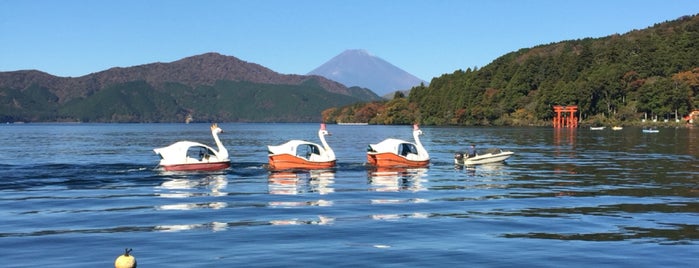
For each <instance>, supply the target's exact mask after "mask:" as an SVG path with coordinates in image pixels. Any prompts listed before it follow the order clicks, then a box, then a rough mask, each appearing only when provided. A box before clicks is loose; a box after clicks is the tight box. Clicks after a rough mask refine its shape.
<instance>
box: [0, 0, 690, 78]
mask: <svg viewBox="0 0 699 268" xmlns="http://www.w3.org/2000/svg"><path fill="white" fill-rule="evenodd" d="M697 13H699V1H696V0H480V1H475V0H473V1H470V0H346V1H345V0H260V1H255V0H246V1H242V0H241V1H238V0H221V1H206V0H203V1H179V0H162V1H161V0H119V1H102V0H60V1H55V0H43V1H42V0H0V71H16V70H26V69H36V70H41V71H44V72H47V73H50V74H53V75H58V76H73V77H76V76H83V75H86V74H89V73H92V72H98V71H102V70H106V69H108V68H111V67H128V66H134V65H141V64H146V63H153V62H171V61H175V60H179V59H181V58H184V57H189V56H193V55H198V54H202V53H206V52H218V53H221V54H224V55H229V56H235V57H237V58H239V59H241V60H244V61H247V62H253V63H257V64H260V65H262V66H265V67H268V68H270V69H272V70H274V71H276V72H279V73H283V74H306V73H308V72H309V71H311V70H313V69H314V68H316V67H318V66H320V65H321V64H323V63H325V62H326V61H328V60H330V59H331V58H332V57H334V56H336V55H338V54H340V53H341V52H343V51H344V50H346V49H365V50H367V51H369V52H370V53H371V54H373V55H375V56H378V57H380V58H382V59H384V60H386V61H388V62H390V63H392V64H394V65H396V66H398V67H399V68H401V69H403V70H405V71H407V72H409V73H411V74H413V75H415V76H417V77H419V78H421V79H424V80H426V81H430V80H431V79H432V78H433V77H438V76H440V75H442V74H445V73H451V72H453V71H455V70H457V69H466V68H469V67H474V66H478V67H482V66H485V65H487V64H488V63H490V62H491V61H493V60H494V59H496V58H497V57H499V56H501V55H503V54H505V53H508V52H512V51H516V50H518V49H520V48H525V47H532V46H536V45H540V44H548V43H552V42H557V41H563V40H571V39H580V38H586V37H603V36H607V35H610V34H614V33H620V34H621V33H626V32H628V31H631V30H634V29H644V28H647V27H649V26H652V25H653V24H655V23H660V22H664V21H667V20H674V19H676V18H678V17H680V16H683V15H693V14H697Z"/></svg>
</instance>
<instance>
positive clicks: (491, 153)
mask: <svg viewBox="0 0 699 268" xmlns="http://www.w3.org/2000/svg"><path fill="white" fill-rule="evenodd" d="M514 154H515V153H514V152H511V151H503V150H500V149H498V148H492V149H488V150H485V151H484V152H483V153H481V154H476V156H472V157H468V154H462V153H456V154H454V164H457V165H460V166H469V165H480V164H490V163H498V162H503V161H505V160H507V159H508V158H510V156H512V155H514Z"/></svg>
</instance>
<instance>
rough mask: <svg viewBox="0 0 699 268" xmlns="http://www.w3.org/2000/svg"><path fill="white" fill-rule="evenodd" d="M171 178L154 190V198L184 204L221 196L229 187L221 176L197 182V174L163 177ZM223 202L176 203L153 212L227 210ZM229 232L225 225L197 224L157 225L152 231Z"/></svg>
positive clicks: (220, 223) (205, 177) (200, 178)
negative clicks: (162, 198)
mask: <svg viewBox="0 0 699 268" xmlns="http://www.w3.org/2000/svg"><path fill="white" fill-rule="evenodd" d="M163 174H164V175H170V176H171V177H170V178H168V180H166V181H164V182H163V183H161V184H160V185H159V186H156V187H155V192H156V195H157V196H159V197H164V198H171V199H173V200H186V199H188V198H190V197H206V196H213V197H217V196H224V195H227V193H226V192H225V189H226V187H227V186H228V180H227V179H226V176H225V175H224V174H211V175H206V176H204V177H199V178H196V177H195V176H196V175H199V174H192V173H190V174H183V173H172V172H170V173H163ZM227 206H228V205H227V203H225V202H177V203H172V204H164V205H159V206H156V207H155V209H156V210H195V209H222V208H225V207H227ZM227 228H228V224H227V223H224V222H210V223H196V224H168V225H158V226H156V227H155V228H154V230H155V231H159V232H179V231H186V230H192V229H210V230H212V231H214V232H217V231H223V230H226V229H227Z"/></svg>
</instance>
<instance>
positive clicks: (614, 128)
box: [612, 126, 624, 130]
mask: <svg viewBox="0 0 699 268" xmlns="http://www.w3.org/2000/svg"><path fill="white" fill-rule="evenodd" d="M622 129H624V128H623V127H620V126H613V127H612V130H622Z"/></svg>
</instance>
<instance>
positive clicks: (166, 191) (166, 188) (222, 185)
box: [155, 174, 228, 198]
mask: <svg viewBox="0 0 699 268" xmlns="http://www.w3.org/2000/svg"><path fill="white" fill-rule="evenodd" d="M192 177H193V176H189V177H187V176H181V177H180V178H178V177H174V176H173V177H171V178H169V180H166V181H164V182H163V183H161V184H160V186H156V187H155V190H156V195H158V196H160V197H166V198H185V197H192V196H224V195H227V194H228V193H226V192H225V189H226V187H227V186H228V180H227V179H226V176H225V175H223V174H219V175H207V176H205V177H202V178H192Z"/></svg>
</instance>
